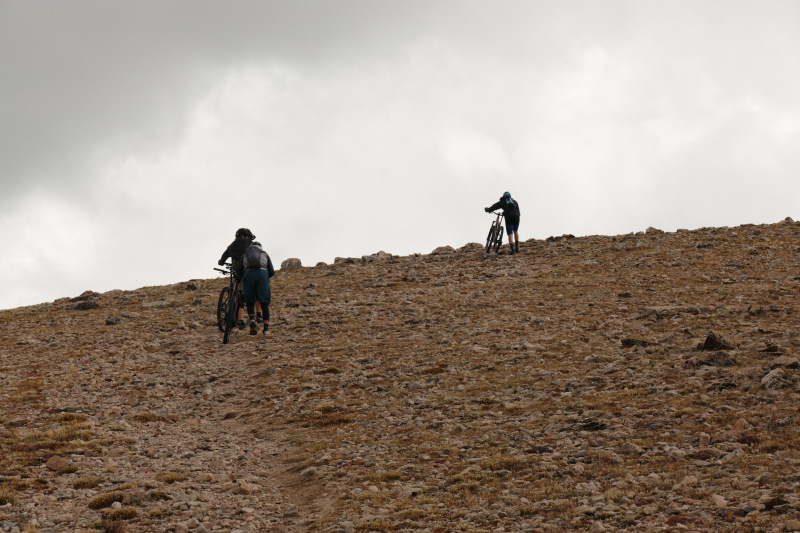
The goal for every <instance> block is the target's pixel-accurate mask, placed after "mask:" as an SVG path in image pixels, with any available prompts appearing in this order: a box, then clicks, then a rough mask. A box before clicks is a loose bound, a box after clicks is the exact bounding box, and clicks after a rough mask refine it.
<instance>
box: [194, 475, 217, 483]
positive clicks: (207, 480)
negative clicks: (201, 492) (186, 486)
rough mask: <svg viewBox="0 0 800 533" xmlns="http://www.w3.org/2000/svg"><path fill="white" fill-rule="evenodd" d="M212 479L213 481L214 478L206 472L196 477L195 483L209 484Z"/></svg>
mask: <svg viewBox="0 0 800 533" xmlns="http://www.w3.org/2000/svg"><path fill="white" fill-rule="evenodd" d="M213 479H214V476H212V475H211V474H209V473H208V472H206V473H204V474H200V475H199V476H197V481H199V482H200V483H211V481H212V480H213Z"/></svg>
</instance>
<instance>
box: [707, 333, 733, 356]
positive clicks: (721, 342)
mask: <svg viewBox="0 0 800 533" xmlns="http://www.w3.org/2000/svg"><path fill="white" fill-rule="evenodd" d="M699 348H700V351H701V352H712V351H717V350H734V349H736V346H735V345H734V344H733V343H732V342H730V341H728V340H727V339H725V337H723V336H722V335H721V334H719V333H714V332H713V331H709V332H708V337H706V340H705V341H704V342H703V344H701V345H700V346H699Z"/></svg>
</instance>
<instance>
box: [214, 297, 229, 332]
mask: <svg viewBox="0 0 800 533" xmlns="http://www.w3.org/2000/svg"><path fill="white" fill-rule="evenodd" d="M230 298H231V288H230V287H223V288H222V290H221V291H219V301H218V302H217V327H218V328H219V331H220V333H225V317H226V316H227V310H228V300H230Z"/></svg>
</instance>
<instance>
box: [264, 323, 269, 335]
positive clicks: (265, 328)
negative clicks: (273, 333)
mask: <svg viewBox="0 0 800 533" xmlns="http://www.w3.org/2000/svg"><path fill="white" fill-rule="evenodd" d="M264 335H269V324H264Z"/></svg>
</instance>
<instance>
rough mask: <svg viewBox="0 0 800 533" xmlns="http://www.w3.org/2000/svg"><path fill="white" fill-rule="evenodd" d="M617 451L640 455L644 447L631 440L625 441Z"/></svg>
mask: <svg viewBox="0 0 800 533" xmlns="http://www.w3.org/2000/svg"><path fill="white" fill-rule="evenodd" d="M619 453H622V454H625V455H641V454H643V453H644V448H642V447H641V446H639V445H638V444H634V443H632V442H626V443H624V444H623V445H622V446H620V447H619Z"/></svg>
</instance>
